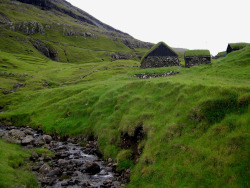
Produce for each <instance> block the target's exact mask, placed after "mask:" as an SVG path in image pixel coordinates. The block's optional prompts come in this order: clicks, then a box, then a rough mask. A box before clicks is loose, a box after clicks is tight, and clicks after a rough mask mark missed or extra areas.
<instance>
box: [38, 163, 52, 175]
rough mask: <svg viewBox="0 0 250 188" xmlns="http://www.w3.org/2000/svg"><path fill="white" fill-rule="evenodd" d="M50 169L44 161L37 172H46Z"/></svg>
mask: <svg viewBox="0 0 250 188" xmlns="http://www.w3.org/2000/svg"><path fill="white" fill-rule="evenodd" d="M50 170H51V168H50V166H49V165H48V164H47V163H44V164H43V165H42V166H41V168H40V169H39V172H40V173H42V174H46V173H48V172H49V171H50Z"/></svg>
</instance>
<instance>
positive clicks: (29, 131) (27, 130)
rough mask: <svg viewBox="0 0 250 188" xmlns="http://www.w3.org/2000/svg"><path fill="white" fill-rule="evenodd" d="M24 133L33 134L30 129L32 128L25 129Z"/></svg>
mask: <svg viewBox="0 0 250 188" xmlns="http://www.w3.org/2000/svg"><path fill="white" fill-rule="evenodd" d="M24 133H25V134H28V135H33V134H34V133H33V131H32V129H25V130H24Z"/></svg>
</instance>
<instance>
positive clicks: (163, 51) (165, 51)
mask: <svg viewBox="0 0 250 188" xmlns="http://www.w3.org/2000/svg"><path fill="white" fill-rule="evenodd" d="M149 56H171V57H177V54H176V53H174V52H173V51H171V50H170V49H169V48H168V47H167V46H165V45H164V44H160V45H159V46H158V47H157V48H155V49H154V50H153V51H152V52H150V53H149V54H148V55H147V56H146V57H149Z"/></svg>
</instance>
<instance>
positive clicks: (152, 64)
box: [141, 56, 181, 69]
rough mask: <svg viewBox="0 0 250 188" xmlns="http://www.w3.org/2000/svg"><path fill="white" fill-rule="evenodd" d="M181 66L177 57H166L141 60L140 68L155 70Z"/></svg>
mask: <svg viewBox="0 0 250 188" xmlns="http://www.w3.org/2000/svg"><path fill="white" fill-rule="evenodd" d="M170 66H181V64H180V60H179V59H178V57H170V56H169V57H168V56H149V57H146V58H144V59H143V60H142V62H141V68H142V69H146V68H157V67H170Z"/></svg>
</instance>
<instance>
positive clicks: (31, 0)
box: [18, 0, 132, 38]
mask: <svg viewBox="0 0 250 188" xmlns="http://www.w3.org/2000/svg"><path fill="white" fill-rule="evenodd" d="M18 1H20V2H22V3H28V4H32V5H36V6H40V7H41V8H42V9H45V10H50V9H53V10H56V11H59V12H61V13H63V14H66V15H68V16H70V17H72V18H74V19H77V20H79V21H80V22H84V23H87V24H90V25H94V26H97V27H99V28H103V29H106V30H108V31H112V32H117V33H121V34H123V35H125V36H127V37H131V36H130V35H128V34H127V33H123V32H121V31H119V30H117V29H115V28H113V27H111V26H109V25H107V24H104V23H102V22H101V21H99V20H97V19H96V18H94V17H93V16H91V15H89V14H88V13H86V12H84V11H83V10H80V9H78V8H76V7H74V6H72V5H71V4H70V3H68V2H67V1H65V0H54V1H50V0H18ZM58 4H60V5H61V6H58ZM75 12H77V13H78V14H76V13H75ZM131 38H132V37H131Z"/></svg>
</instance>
